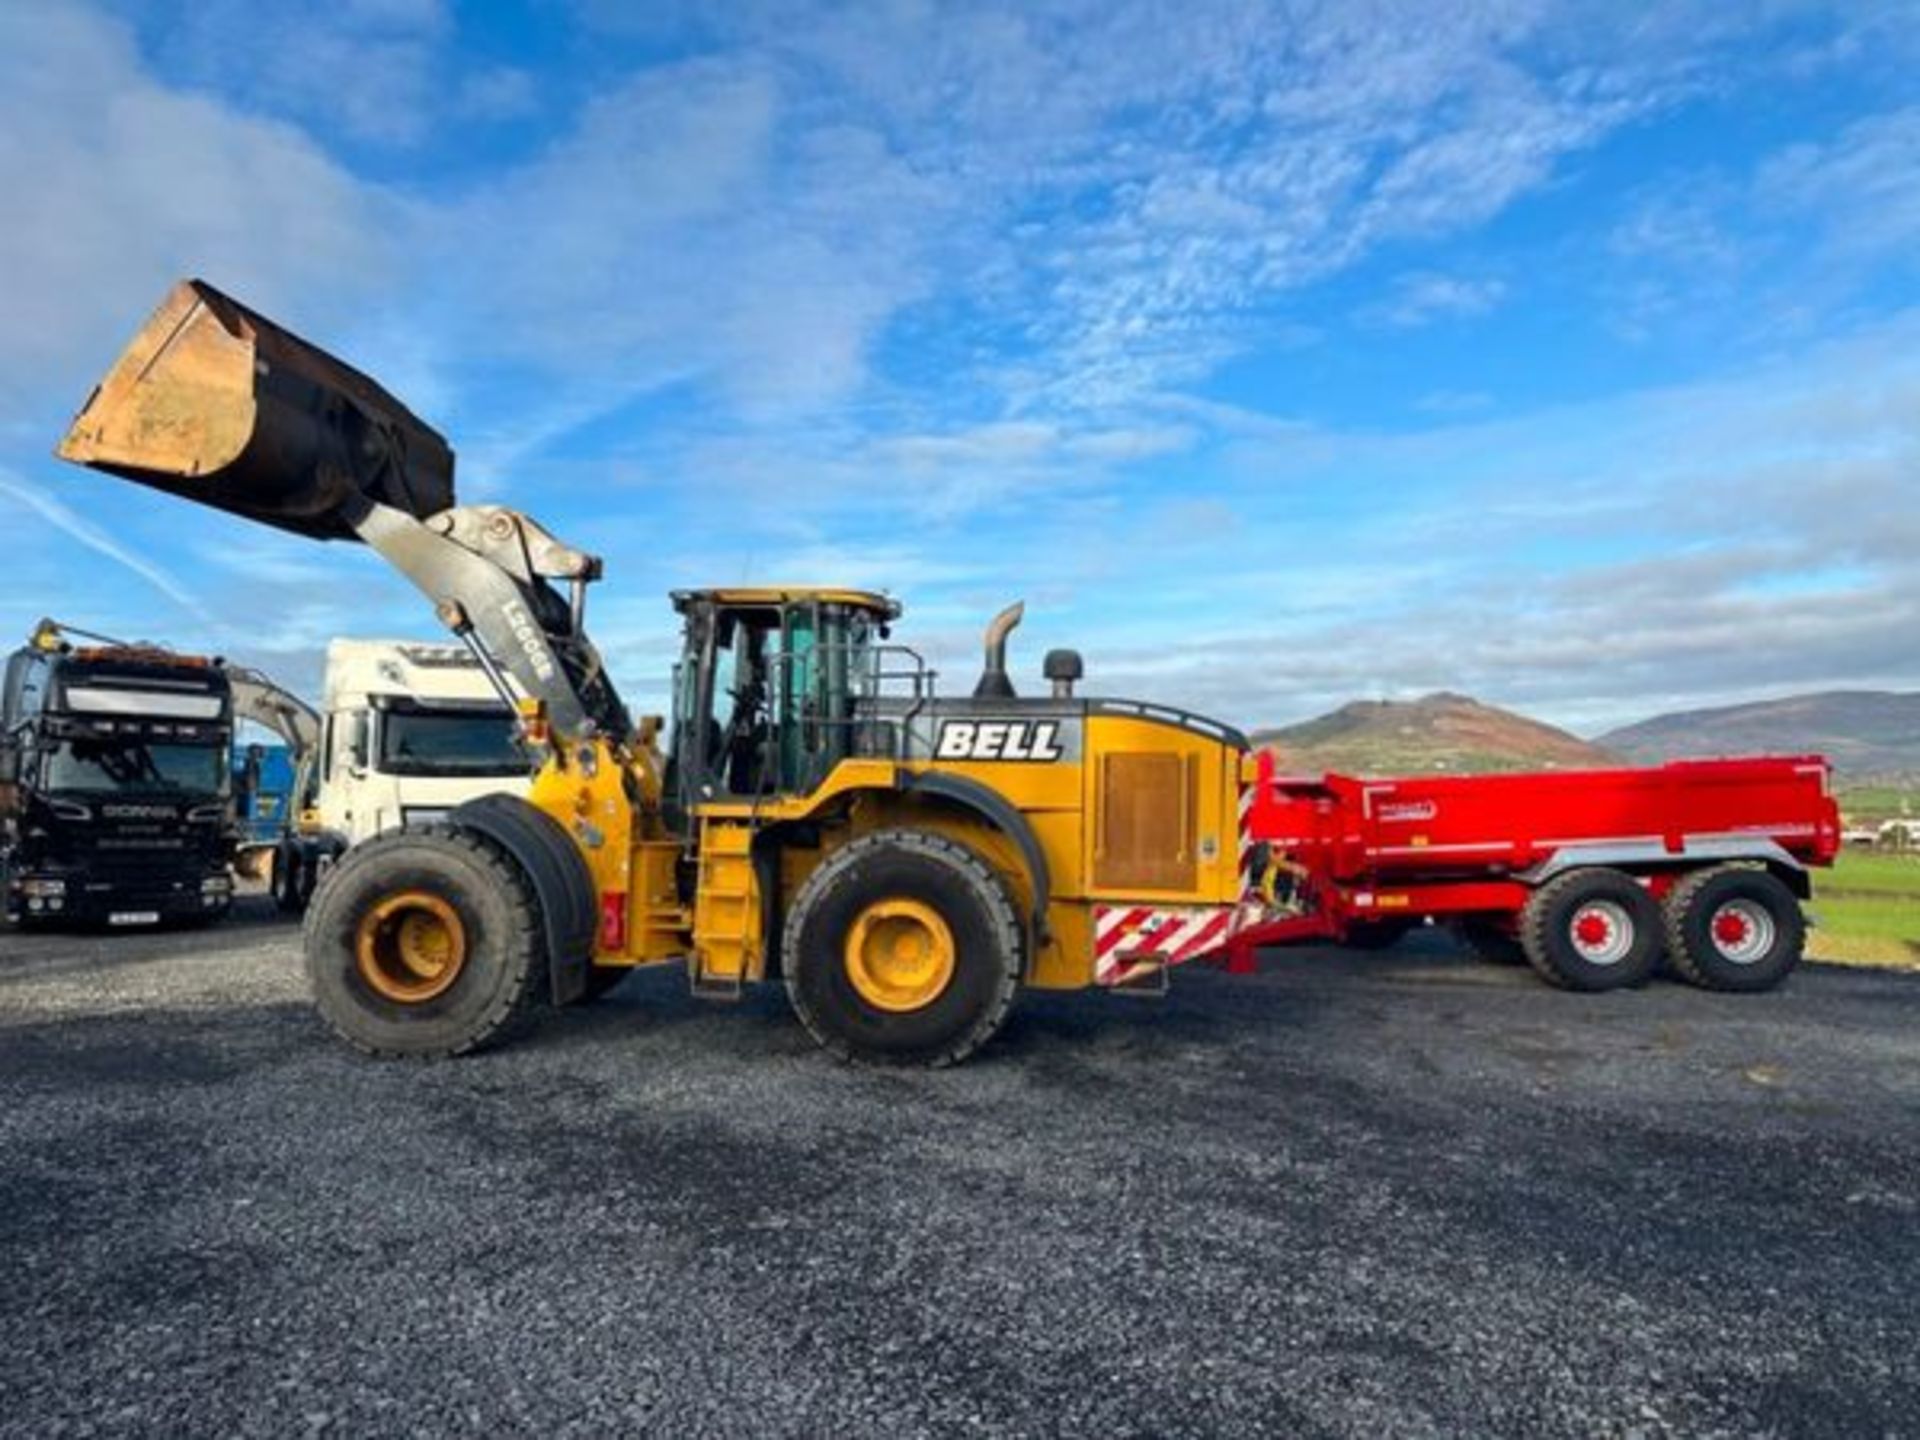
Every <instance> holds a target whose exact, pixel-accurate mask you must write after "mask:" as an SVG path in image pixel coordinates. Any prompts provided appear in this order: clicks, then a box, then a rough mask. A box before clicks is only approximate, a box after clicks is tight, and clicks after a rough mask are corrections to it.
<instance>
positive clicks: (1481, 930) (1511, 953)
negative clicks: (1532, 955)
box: [1455, 919, 1527, 965]
mask: <svg viewBox="0 0 1920 1440" xmlns="http://www.w3.org/2000/svg"><path fill="white" fill-rule="evenodd" d="M1455 929H1456V933H1457V934H1458V935H1459V936H1460V938H1461V940H1462V941H1464V942H1465V943H1466V946H1467V948H1468V949H1470V950H1471V951H1473V953H1474V954H1475V955H1477V956H1479V957H1480V958H1481V959H1482V960H1484V961H1486V962H1487V963H1488V964H1489V965H1524V964H1526V963H1527V947H1526V946H1524V945H1522V944H1521V943H1520V937H1519V936H1518V935H1516V934H1514V933H1513V932H1512V931H1511V930H1509V929H1507V928H1506V927H1505V926H1504V925H1502V924H1500V923H1499V922H1498V921H1497V920H1483V919H1470V920H1462V921H1461V922H1460V923H1459V925H1458V926H1456V927H1455Z"/></svg>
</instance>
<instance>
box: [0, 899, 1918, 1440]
mask: <svg viewBox="0 0 1920 1440" xmlns="http://www.w3.org/2000/svg"><path fill="white" fill-rule="evenodd" d="M1425 943H1426V947H1427V949H1428V950H1429V951H1430V952H1431V953H1426V954H1422V953H1418V950H1419V946H1420V944H1421V942H1415V949H1414V950H1412V951H1402V952H1396V953H1390V954H1385V955H1374V956H1352V955H1340V954H1336V953H1334V952H1330V951H1300V952H1292V953H1290V954H1287V955H1285V956H1275V957H1273V958H1272V959H1271V960H1270V961H1269V963H1268V965H1267V968H1266V969H1265V971H1264V972H1263V973H1262V974H1261V975H1259V976H1257V977H1244V978H1243V977H1231V976H1226V975H1219V974H1211V973H1192V974H1187V975H1183V976H1182V977H1181V978H1180V979H1179V981H1178V982H1177V983H1176V986H1175V989H1174V992H1173V994H1172V996H1171V997H1169V998H1168V999H1167V1000H1165V1001H1163V1002H1159V1003H1149V1002H1142V1001H1134V1000H1125V999H1114V998H1110V997H1100V996H1075V997H1062V998H1043V999H1028V1000H1024V1001H1023V1002H1022V1005H1021V1007H1020V1009H1019V1010H1018V1011H1017V1012H1016V1015H1015V1018H1014V1020H1013V1021H1012V1023H1011V1025H1010V1028H1009V1030H1008V1031H1007V1033H1006V1034H1005V1035H1004V1036H1003V1038H1002V1039H1001V1040H1000V1041H999V1042H997V1043H996V1044H995V1045H994V1046H993V1047H992V1048H991V1049H990V1050H989V1051H988V1052H987V1053H986V1054H985V1055H983V1056H982V1057H981V1058H979V1059H978V1060H976V1061H975V1062H973V1063H972V1064H970V1065H968V1066H965V1067H963V1068H961V1069H958V1070H954V1071H949V1072H944V1073H939V1074H920V1073H914V1074H891V1073H872V1072H866V1071H861V1070H857V1069H852V1068H848V1067H845V1066H841V1065H837V1064H835V1063H833V1062H831V1061H829V1060H827V1059H826V1058H825V1057H823V1056H822V1055H820V1054H819V1053H818V1052H816V1051H815V1050H813V1049H812V1047H811V1045H810V1044H809V1042H808V1041H807V1040H806V1038H805V1036H804V1035H803V1033H802V1032H801V1030H800V1028H799V1026H798V1025H797V1024H796V1023H795V1022H794V1021H793V1020H792V1018H791V1016H790V1015H789V1014H788V1013H787V1011H786V1007H785V1005H784V1002H783V1001H782V1000H781V999H780V998H779V996H778V995H777V993H774V992H768V993H766V994H765V995H764V996H761V997H757V998H750V999H749V1000H747V1001H746V1002H744V1003H743V1004H741V1005H739V1006H734V1007H712V1006H707V1005H704V1004H702V1003H700V1002H696V1001H693V1000H691V999H689V998H687V997H686V995H685V993H684V989H683V982H682V980H681V979H680V977H679V976H678V975H677V974H670V973H657V974H649V975H642V976H637V977H635V978H634V979H633V980H631V981H629V982H628V983H627V984H626V985H624V986H622V987H621V988H620V989H618V990H617V991H615V992H614V994H613V995H612V996H610V997H609V998H608V999H606V1000H604V1001H602V1002H601V1003H599V1004H598V1005H596V1006H594V1007H591V1008H588V1009H583V1010H576V1011H570V1012H567V1013H566V1014H563V1015H560V1016H557V1017H555V1018H554V1019H552V1020H551V1021H549V1022H548V1023H547V1024H546V1025H545V1026H544V1027H543V1028H542V1029H541V1030H540V1031H539V1032H538V1033H537V1034H536V1035H535V1036H534V1037H532V1038H531V1039H530V1040H527V1041H524V1042H522V1043H520V1044H519V1045H517V1046H516V1047H515V1048H512V1049H510V1050H506V1051H502V1052H499V1053H497V1054H493V1055H489V1056H483V1057H478V1058H475V1059H471V1060H466V1061H460V1062H453V1063H447V1064H441V1065H429V1066H420V1065H409V1064H382V1063H375V1062H371V1061H365V1060H361V1059H358V1058H356V1057H355V1056H353V1055H351V1054H349V1053H347V1052H346V1051H345V1050H344V1049H343V1048H341V1047H340V1046H338V1045H337V1044H335V1043H333V1042H331V1041H330V1040H329V1039H328V1038H327V1037H326V1036H325V1035H324V1034H323V1033H322V1031H321V1029H320V1027H319V1025H318V1023H317V1022H316V1021H315V1020H314V1019H313V1018H312V1017H311V1016H310V1014H309V1013H308V1011H307V1009H306V1006H305V1004H304V1000H303V995H302V986H301V981H300V978H299V972H298V967H297V964H296V959H295V955H296V948H297V937H296V933H295V932H294V931H293V930H292V929H291V928H289V927H286V926H284V925H280V924H275V923H271V922H270V920H269V919H268V917H266V916H264V915H261V914H259V913H257V912H255V913H250V914H248V915H245V916H242V917H240V918H239V919H238V920H237V921H236V923H233V924H231V925H230V926H227V927H224V928H221V929H217V930H214V931H210V932H205V933H198V934H172V935H161V936H143V935H112V936H102V937H73V936H64V937H56V936H41V935H31V936H21V935H0V1433H4V1434H6V1435H10V1436H11V1435H32V1436H36V1437H38V1436H50V1435H62V1434H109V1433H146V1434H158V1433H165V1434H178V1433H196V1434H214V1433H222V1434H262V1435H264V1434H273V1435H285V1434H299V1433H313V1432H328V1433H338V1434H354V1435H361V1434H374V1433H399V1432H408V1433H423V1432H424V1433H441V1432H447V1431H469V1430H475V1431H477V1430H487V1431H495V1432H509V1431H511V1432H528V1431H539V1432H541V1433H580V1434H586V1433H607V1432H612V1431H619V1432H640V1431H653V1432H660V1433H670V1434H674V1435H691V1434H698V1433H722V1432H725V1433H730V1434H816V1435H817V1434H828V1433H832V1434H836V1435H853V1434H886V1435H903V1434H915V1433H946V1432H957V1431H964V1430H973V1431H983V1432H993V1433H1026V1434H1039V1433H1063V1432H1064V1433H1082V1434H1087V1433H1093V1434H1101V1435H1125V1434H1153V1435H1166V1434H1180V1433H1215V1434H1236V1435H1237V1434H1245V1433H1254V1432H1269V1433H1283V1434H1287V1435H1313V1434H1335V1435H1356V1436H1378V1435H1386V1434H1394V1435H1423V1434H1431V1435H1458V1434H1466V1433H1472V1434H1508V1435H1528V1436H1534V1435H1548V1434H1567V1435H1632V1434H1640V1435H1663V1434H1669V1433H1680V1434H1688V1435H1699V1434H1712V1433H1724V1434H1738V1435H1753V1434H1779V1435H1803V1434H1806V1435H1816V1434H1832V1435H1847V1436H1870V1435H1893V1434H1920V979H1916V978H1915V977H1903V976H1892V975H1873V974H1867V973H1863V972H1847V971H1839V970H1832V969H1825V968H1808V969H1806V970H1803V971H1802V972H1801V973H1800V974H1799V975H1798V976H1797V977H1796V978H1795V979H1794V981H1793V982H1792V984H1791V985H1790V986H1789V987H1788V988H1787V989H1785V990H1784V991H1782V992H1780V993H1777V994H1774V995H1768V996H1757V997H1720V996H1711V995H1705V994H1701V993H1698V992H1695V991H1692V990H1689V989H1685V988H1682V987H1680V986H1677V985H1672V984H1666V983H1656V984H1654V985H1651V986H1649V987H1648V988H1646V989H1645V990H1642V991H1638V992H1635V993H1627V994H1617V995H1608V996H1593V997H1582V996H1569V995H1563V994H1559V993H1556V992H1553V991H1550V990H1548V989H1546V988H1544V987H1542V986H1540V985H1539V984H1537V983H1535V982H1534V981H1533V980H1532V979H1531V978H1530V977H1529V976H1528V975H1527V974H1526V973H1525V972H1511V971H1505V970H1501V969H1497V968H1493V967H1488V966H1483V965H1479V964H1476V963H1475V962H1473V961H1471V960H1467V959H1465V958H1461V957H1456V956H1452V955H1451V954H1448V953H1444V947H1442V946H1438V945H1435V944H1434V943H1433V942H1432V941H1427V942H1425Z"/></svg>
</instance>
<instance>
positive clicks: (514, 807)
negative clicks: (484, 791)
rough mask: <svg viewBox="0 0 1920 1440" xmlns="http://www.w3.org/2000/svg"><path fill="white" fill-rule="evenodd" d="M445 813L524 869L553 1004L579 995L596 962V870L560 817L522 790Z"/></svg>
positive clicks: (584, 989) (478, 800)
mask: <svg viewBox="0 0 1920 1440" xmlns="http://www.w3.org/2000/svg"><path fill="white" fill-rule="evenodd" d="M447 818H448V820H450V821H451V822H452V823H453V824H455V825H458V826H461V827H463V828H464V829H468V830H472V831H474V832H475V833H477V834H480V835H484V836H486V838H487V839H489V840H491V841H492V842H493V843H494V844H496V845H498V846H499V847H500V848H501V849H502V850H505V851H506V852H507V854H509V855H511V856H512V857H513V859H514V861H515V863H516V864H518V865H519V866H520V868H521V870H523V871H524V872H526V876H527V879H528V881H529V882H530V883H531V884H532V886H533V893H534V897H535V898H536V899H537V900H538V901H539V902H540V919H541V922H542V925H543V927H544V929H545V930H546V939H547V975H548V980H549V983H550V984H551V986H552V991H553V1003H554V1004H556V1005H569V1004H571V1003H573V1002H574V1001H575V1000H578V999H580V998H581V997H582V996H583V995H585V994H586V990H587V971H588V969H589V967H590V966H591V965H592V963H593V943H594V937H595V935H596V934H597V933H598V931H599V906H598V904H597V902H596V900H595V896H594V890H593V875H592V873H591V872H590V871H589V870H588V869H587V862H586V859H585V858H584V857H583V856H582V855H581V854H580V851H579V848H578V847H577V846H576V845H575V844H574V843H573V840H572V838H571V837H570V836H569V835H568V834H567V832H566V831H565V830H564V829H563V828H562V827H561V825H560V822H559V821H557V820H555V819H554V818H553V817H552V816H551V815H549V814H547V813H546V811H544V810H541V809H539V808H538V807H536V806H534V805H532V804H531V803H529V802H528V801H526V800H523V799H521V798H520V797H519V796H518V795H481V796H479V797H478V798H476V799H473V800H469V801H467V802H466V803H465V804H463V805H458V806H455V807H454V809H453V811H452V812H451V813H450V814H449V815H448V817H447Z"/></svg>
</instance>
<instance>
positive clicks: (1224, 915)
mask: <svg viewBox="0 0 1920 1440" xmlns="http://www.w3.org/2000/svg"><path fill="white" fill-rule="evenodd" d="M1240 910H1241V907H1239V906H1235V905H1195V906H1176V907H1160V906H1150V905H1096V906H1094V907H1093V979H1094V983H1095V984H1096V985H1118V984H1121V983H1123V982H1124V981H1127V980H1131V979H1132V978H1133V977H1134V976H1136V975H1138V974H1141V973H1142V972H1144V971H1147V970H1150V969H1153V968H1155V967H1158V966H1167V965H1178V964H1180V963H1181V962H1182V961H1185V960H1197V959H1199V958H1200V957H1201V956H1202V955H1209V954H1211V953H1213V952H1214V951H1216V950H1218V949H1220V948H1221V947H1222V946H1224V945H1225V944H1226V943H1227V941H1228V940H1229V939H1230V938H1231V937H1232V935H1233V932H1234V931H1235V930H1236V929H1237V928H1239V927H1238V926H1237V924H1236V923H1235V922H1236V920H1237V919H1238V918H1239V915H1240Z"/></svg>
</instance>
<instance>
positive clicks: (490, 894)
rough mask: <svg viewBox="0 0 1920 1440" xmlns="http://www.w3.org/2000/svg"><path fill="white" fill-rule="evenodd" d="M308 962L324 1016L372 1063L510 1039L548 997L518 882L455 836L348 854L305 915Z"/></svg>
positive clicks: (527, 889) (537, 935) (532, 909)
mask: <svg viewBox="0 0 1920 1440" xmlns="http://www.w3.org/2000/svg"><path fill="white" fill-rule="evenodd" d="M306 960H307V979H308V982H309V983H310V984H311V986H312V988H313V998H314V1004H315V1005H316V1006H317V1007H318V1008H319V1011H320V1014H321V1017H322V1018H323V1019H325V1020H326V1022H327V1024H328V1025H330V1026H331V1027H332V1028H333V1029H334V1031H335V1032H336V1033H338V1034H339V1036H340V1037H341V1038H342V1039H343V1040H345V1041H346V1042H347V1043H348V1044H349V1045H352V1046H354V1047H355V1048H356V1049H359V1050H363V1051H365V1052H366V1053H367V1054H369V1055H383V1056H389V1055H405V1056H416V1057H438V1056H449V1055H465V1054H467V1053H469V1052H471V1051H474V1050H478V1049H481V1048H482V1047H483V1046H486V1045H489V1044H495V1043H498V1042H500V1041H502V1040H504V1039H506V1038H508V1037H509V1036H511V1035H512V1034H514V1033H515V1032H516V1031H518V1030H519V1029H520V1028H521V1027H522V1026H524V1025H525V1024H526V1023H527V1022H528V1021H529V1020H530V1019H531V1018H532V1016H533V1014H534V1012H535V1010H536V1009H537V1007H538V1005H539V1003H540V1000H541V997H542V996H543V995H544V994H545V991H546V969H547V956H546V944H545V940H544V937H543V935H542V932H541V925H540V916H539V910H538V907H537V905H536V903H535V900H534V896H533V891H532V887H531V886H530V885H529V884H528V883H527V879H526V876H525V874H524V873H523V872H522V871H521V869H520V867H519V865H518V864H516V863H515V862H514V861H513V860H512V859H511V858H509V857H508V856H507V855H506V854H505V853H504V852H503V851H501V850H500V849H498V848H497V847H496V846H494V845H493V843H492V842H491V841H488V840H486V839H483V838H482V837H480V836H479V835H476V834H474V833H473V832H472V831H468V830H461V829H457V828H444V827H434V828H430V829H420V830H407V831H399V832H395V833H393V834H389V835H382V836H379V837H377V838H375V839H372V840H368V841H366V842H365V843H364V844H361V845H357V846H355V847H354V848H353V849H351V850H349V851H348V852H347V853H346V855H345V856H343V857H342V858H341V859H340V861H339V862H338V863H337V864H335V865H334V866H333V868H332V869H331V870H329V871H328V872H327V875H326V877H325V878H324V879H323V880H322V881H321V883H320V887H319V889H318V890H317V891H316V892H315V894H314V897H313V903H312V905H311V906H310V907H309V908H308V911H307V919H306Z"/></svg>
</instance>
